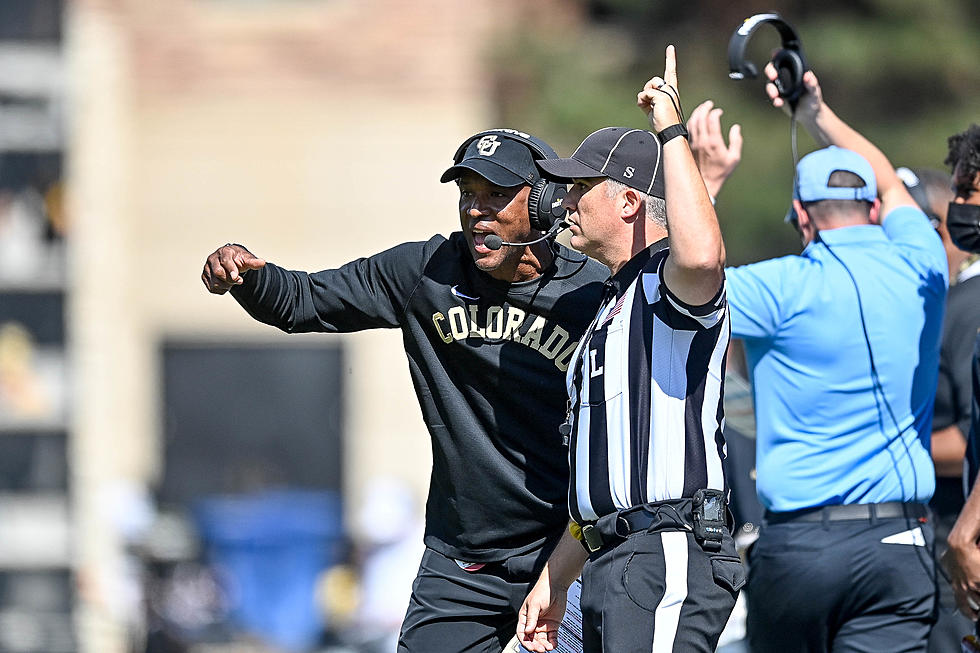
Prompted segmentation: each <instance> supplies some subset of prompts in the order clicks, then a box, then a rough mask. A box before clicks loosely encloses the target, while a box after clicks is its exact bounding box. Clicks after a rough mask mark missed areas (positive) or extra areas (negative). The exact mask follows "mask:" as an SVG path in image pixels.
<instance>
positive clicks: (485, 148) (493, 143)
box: [476, 136, 500, 156]
mask: <svg viewBox="0 0 980 653" xmlns="http://www.w3.org/2000/svg"><path fill="white" fill-rule="evenodd" d="M498 147H500V141H498V140H497V137H496V136H484V137H483V138H481V139H480V140H479V142H478V143H477V144H476V149H477V150H478V151H479V152H480V154H482V155H483V156H493V153H494V152H496V151H497V148H498Z"/></svg>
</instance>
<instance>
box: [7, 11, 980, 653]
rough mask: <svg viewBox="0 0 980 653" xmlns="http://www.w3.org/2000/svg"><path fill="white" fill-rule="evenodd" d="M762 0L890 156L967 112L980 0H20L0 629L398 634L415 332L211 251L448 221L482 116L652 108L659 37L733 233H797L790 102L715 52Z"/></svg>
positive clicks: (514, 122)
mask: <svg viewBox="0 0 980 653" xmlns="http://www.w3.org/2000/svg"><path fill="white" fill-rule="evenodd" d="M770 10H777V11H780V12H781V13H782V14H783V16H784V17H785V18H786V19H787V20H788V21H790V22H791V23H792V24H793V25H794V27H796V29H797V30H798V32H799V33H800V35H801V37H802V40H803V44H804V49H805V51H806V54H807V57H808V59H809V61H810V64H811V66H812V67H813V68H814V70H816V71H817V73H818V74H819V75H820V77H821V81H822V83H823V87H824V91H825V95H826V96H827V97H828V99H829V101H830V102H831V103H832V104H833V106H834V107H835V109H837V111H838V112H839V113H840V114H841V115H842V116H843V117H844V118H845V119H847V120H849V121H850V122H851V123H852V124H853V125H855V126H856V127H857V128H858V129H860V130H862V131H863V132H865V133H866V134H868V135H869V136H870V137H871V138H872V139H873V140H875V141H876V142H878V143H879V144H880V145H881V146H882V149H884V150H885V152H886V153H887V154H889V156H890V157H891V158H892V161H893V162H895V163H896V164H902V165H908V166H927V167H942V160H943V158H944V157H945V138H946V136H947V135H949V134H951V133H954V132H956V131H960V130H962V129H963V128H965V127H966V126H967V125H968V124H969V123H970V122H976V121H977V120H978V116H977V113H976V107H977V106H980V67H978V66H977V61H978V60H980V45H978V35H980V13H978V12H977V11H976V4H975V0H943V1H940V0H931V1H928V0H927V1H922V0H918V1H913V0H847V1H844V0H827V1H825V2H821V3H819V4H818V3H812V2H804V1H802V0H799V1H789V0H786V1H779V2H776V1H770V2H769V3H768V4H765V5H760V4H755V3H750V2H743V1H741V0H739V1H735V2H729V1H723V0H713V1H708V0H702V1H692V2H688V3H676V2H650V1H648V0H646V1H645V0H537V1H536V2H533V3H532V2H521V1H519V0H415V1H414V2H408V1H406V0H166V1H160V0H0V653H13V652H16V653H74V652H75V651H78V652H84V653H123V652H125V653H129V652H134V653H135V652H143V651H147V652H149V651H157V652H164V651H170V652H176V651H194V652H196V653H209V652H210V653H213V652H217V651H227V652H228V653H231V652H233V651H235V652H244V651H255V652H259V651H313V650H317V651H325V650H342V651H350V650H363V651H368V650H386V649H384V648H383V646H384V644H383V641H384V640H383V638H384V637H385V636H386V633H388V632H389V631H390V629H391V627H393V626H392V624H391V623H389V622H390V614H391V613H393V612H394V613H396V614H397V611H398V606H399V605H402V604H401V603H399V601H403V600H405V599H404V591H405V590H404V583H405V582H406V581H402V580H397V581H396V580H395V579H396V578H398V577H401V576H405V577H407V578H408V579H409V581H408V582H410V579H411V577H412V575H414V570H415V565H416V560H417V559H413V556H415V555H417V554H418V550H417V547H418V545H419V541H420V535H419V533H418V522H419V519H420V508H419V506H420V505H421V503H422V501H423V499H424V496H425V489H426V485H427V482H428V471H429V465H430V454H429V446H428V438H427V435H426V433H425V429H424V427H423V425H422V423H421V419H420V417H419V411H418V408H417V407H416V403H415V398H414V392H413V389H412V386H411V383H410V381H409V377H408V374H407V370H406V364H405V359H404V355H403V354H402V351H401V341H400V338H399V336H398V334H397V333H394V332H372V333H365V334H356V335H350V336H342V337H329V336H291V337H286V336H284V335H282V334H279V333H278V332H275V331H273V330H271V329H269V328H267V327H263V326H262V325H259V324H256V323H254V322H253V321H252V320H251V319H250V318H248V317H247V316H246V315H245V314H244V313H243V312H242V311H241V310H240V309H239V308H238V306H237V305H236V304H235V303H234V301H232V300H231V299H230V298H218V297H214V296H211V295H209V294H207V293H206V292H205V291H204V290H203V288H202V287H201V284H200V280H199V274H200V270H201V266H202V264H203V261H204V258H205V257H206V255H207V254H208V253H210V252H211V251H212V250H214V249H215V247H217V246H218V245H221V244H223V243H225V242H227V241H235V242H240V243H244V244H246V245H248V246H249V247H250V248H251V249H252V250H253V251H254V252H255V253H256V254H258V255H260V256H263V257H265V258H267V259H268V260H271V261H274V262H278V263H281V264H283V265H286V266H288V267H293V268H298V269H309V270H313V269H319V268H323V267H331V266H335V265H339V264H341V263H344V262H346V261H348V260H350V259H352V258H354V257H356V256H361V255H368V254H371V253H374V252H377V251H381V250H383V249H385V248H387V247H389V246H392V245H394V244H397V243H399V242H403V241H406V240H417V239H425V238H427V237H428V236H429V235H431V234H432V233H435V232H442V233H448V232H450V231H452V230H453V229H454V228H455V227H456V225H457V218H456V217H455V216H456V209H455V204H456V197H455V188H454V187H453V186H451V185H441V184H439V183H438V177H439V174H440V173H441V172H442V170H443V169H445V168H446V167H447V165H448V164H449V161H450V157H451V155H452V152H453V151H454V150H455V148H456V146H457V145H458V143H459V142H460V141H461V140H462V139H463V138H465V137H466V136H467V135H469V134H471V133H473V132H475V131H478V130H481V129H484V128H488V127H495V126H511V127H518V128H520V129H523V130H525V131H530V132H532V133H535V134H537V135H540V136H542V137H544V138H545V139H546V140H549V141H550V142H551V143H552V144H553V145H555V147H556V149H558V151H559V152H560V153H562V154H564V155H567V154H568V153H570V152H571V150H572V148H574V146H575V145H576V144H577V143H578V142H579V140H581V138H582V137H583V136H584V135H585V134H587V133H589V132H591V131H592V130H594V129H597V128H599V127H602V126H606V125H610V124H627V125H634V126H638V127H642V126H644V123H643V120H642V115H641V114H640V112H639V111H638V110H636V108H635V107H634V105H633V102H634V98H635V93H636V89H637V88H638V86H639V85H640V84H642V83H643V82H644V81H645V80H646V79H647V78H649V77H650V76H652V75H653V74H661V73H662V70H663V49H664V46H665V45H666V44H667V43H674V44H676V46H677V48H678V60H679V78H680V85H681V94H682V97H683V101H684V106H685V109H687V110H688V111H690V110H691V109H693V108H694V106H696V104H697V103H698V102H700V101H701V100H702V99H705V98H711V99H714V100H715V101H716V103H717V104H719V105H721V106H723V107H724V108H725V116H724V121H725V124H726V127H727V125H728V124H730V123H731V122H733V121H736V122H739V123H741V124H742V126H743V134H744V136H745V140H746V150H745V154H744V157H743V162H742V165H741V167H740V169H739V171H738V172H737V173H736V175H735V177H734V178H733V179H732V180H731V182H730V183H729V187H727V188H726V189H725V190H724V192H723V193H722V195H721V197H719V200H718V210H719V214H720V216H721V217H722V221H723V228H724V231H725V236H726V241H727V245H728V251H729V257H730V261H731V262H732V263H736V264H737V263H744V262H748V261H751V260H757V259H760V258H764V257H768V256H773V255H779V254H783V253H789V252H794V251H797V249H798V248H797V241H796V237H795V234H794V233H792V231H791V230H790V229H788V228H783V226H782V223H781V216H782V215H783V213H784V212H785V207H786V205H787V197H788V195H789V187H790V183H791V178H792V160H791V155H790V149H789V123H788V120H787V119H785V117H783V116H782V115H781V114H779V113H778V112H775V111H774V110H772V109H771V108H769V107H768V106H767V104H766V103H765V102H764V100H763V93H762V86H761V83H760V82H758V81H754V82H753V81H747V82H741V83H738V84H736V83H733V82H730V81H729V80H728V79H727V59H726V48H727V43H728V38H729V36H730V34H731V32H732V31H733V30H734V28H735V27H736V26H737V25H738V23H739V22H740V21H741V20H742V19H743V18H745V17H746V16H748V15H750V14H753V13H757V12H761V11H770ZM777 45H778V37H777V35H776V33H775V31H774V30H772V31H769V30H767V29H761V30H760V31H759V33H758V34H757V36H756V37H755V38H754V39H753V43H752V49H751V51H750V55H751V57H750V58H752V60H753V61H756V62H760V63H761V62H763V61H765V59H766V58H767V55H768V52H769V51H770V50H771V49H772V48H774V47H776V46H777ZM800 136H801V138H800V151H801V152H805V151H808V150H809V149H810V148H811V147H812V143H810V142H809V141H808V140H807V137H806V135H805V134H803V133H802V132H801V135H800ZM382 554H383V555H382ZM384 556H387V557H384ZM369 560H373V561H374V565H375V566H374V567H371V563H369V562H368V561H369ZM378 560H383V562H382V563H378ZM287 570H288V571H287ZM406 570H407V573H406ZM283 579H289V582H286V581H284V580H283ZM379 579H380V580H379ZM372 583H373V584H374V586H372ZM379 587H380V588H381V591H380V594H381V595H387V598H389V599H390V601H389V602H390V603H395V604H396V605H395V607H394V608H392V607H391V606H388V605H381V604H383V603H385V602H384V601H377V600H376V597H377V595H378V593H379V591H378V590H379ZM371 597H375V598H373V599H372V598H371ZM372 600H375V601H376V603H375V604H372V603H371V602H372ZM386 610H387V612H386ZM384 615H387V616H384ZM369 640H370V641H369ZM372 646H381V647H382V648H380V649H371V647H372ZM387 650H393V649H391V648H389V649H387Z"/></svg>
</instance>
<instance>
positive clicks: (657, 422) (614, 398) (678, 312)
mask: <svg viewBox="0 0 980 653" xmlns="http://www.w3.org/2000/svg"><path fill="white" fill-rule="evenodd" d="M667 253H668V250H667V249H666V240H662V241H660V242H658V243H656V244H654V245H651V246H650V248H648V249H646V250H644V251H643V252H641V253H639V254H637V255H636V256H635V257H633V259H631V260H630V261H629V263H627V264H626V265H625V266H624V267H623V268H622V269H621V270H620V271H619V272H617V273H616V275H615V276H613V277H612V279H610V280H609V281H608V282H607V284H608V289H607V298H606V300H605V301H604V302H603V304H602V307H601V308H600V309H599V314H598V315H597V317H596V321H595V322H594V323H593V325H592V327H590V329H589V331H588V332H587V336H588V338H587V339H586V338H583V340H582V343H581V344H580V345H579V349H578V351H577V352H576V357H575V359H574V361H573V364H571V365H569V367H568V377H567V384H568V391H569V399H570V402H571V403H570V406H572V417H573V421H572V430H571V437H570V441H569V460H570V463H571V472H572V474H571V485H570V488H569V501H568V503H569V509H570V511H571V515H572V518H573V519H574V520H575V521H577V522H579V523H582V522H585V521H594V520H596V519H598V518H599V517H601V516H603V515H606V514H610V513H613V512H616V511H618V510H623V509H626V508H630V507H632V506H637V505H640V504H643V503H650V502H655V501H664V500H668V499H681V498H690V497H693V496H694V493H695V492H696V491H697V490H698V489H700V488H713V489H718V490H724V489H725V478H724V473H723V472H722V459H723V458H724V455H725V453H724V450H725V440H724V437H723V435H722V425H723V410H722V399H723V397H722V392H723V390H722V379H723V378H724V375H725V371H724V370H725V354H726V351H727V349H728V341H729V337H730V333H731V327H730V325H729V320H728V304H727V301H726V298H725V292H724V286H722V288H721V289H719V292H718V294H717V295H716V296H715V298H714V299H713V300H712V301H710V302H709V303H708V304H705V305H704V306H689V305H687V304H685V303H684V302H682V301H681V300H679V299H678V298H677V297H675V296H674V295H673V294H671V293H670V291H669V289H668V288H667V287H666V286H665V285H664V284H663V283H662V282H661V279H660V274H661V272H662V270H663V265H664V261H665V260H666V259H667ZM583 380H584V383H583Z"/></svg>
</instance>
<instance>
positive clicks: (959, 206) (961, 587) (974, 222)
mask: <svg viewBox="0 0 980 653" xmlns="http://www.w3.org/2000/svg"><path fill="white" fill-rule="evenodd" d="M948 142H949V154H948V156H947V157H946V164H947V165H948V166H950V169H951V170H952V173H953V192H954V193H955V197H954V199H953V201H952V202H950V203H949V205H948V207H947V215H946V222H947V228H948V229H949V232H950V236H951V238H952V240H953V242H954V243H956V245H957V246H959V247H961V248H963V249H964V250H967V251H970V252H974V253H980V125H975V124H974V125H970V127H969V128H968V129H966V130H965V131H963V132H960V133H958V134H954V135H953V136H950V137H949V141H948ZM977 343H978V346H975V348H974V355H973V378H972V387H973V401H972V410H971V414H972V419H971V428H970V434H969V441H968V443H967V462H968V463H969V465H968V468H967V470H966V480H967V481H968V482H972V485H973V489H972V490H971V492H970V495H969V496H968V497H967V500H966V503H965V504H964V506H963V509H962V510H961V511H960V515H959V517H958V518H957V520H956V523H955V525H954V526H953V529H952V530H951V531H950V533H949V536H948V537H947V543H948V544H949V550H948V551H947V552H946V554H945V555H944V556H943V559H942V561H943V566H944V567H945V569H946V571H947V572H948V573H949V575H950V584H951V585H952V586H953V593H954V595H955V597H956V605H957V606H958V607H959V609H960V612H962V613H963V614H964V615H965V616H966V617H967V618H969V619H971V620H973V621H976V620H977V617H978V614H980V612H978V611H980V548H978V541H980V490H977V483H976V482H975V481H974V479H975V478H976V476H977V473H978V467H980V465H978V456H980V454H978V452H980V445H978V441H977V438H980V427H978V424H980V410H978V408H980V406H978V398H980V359H978V354H980V338H978V340H977Z"/></svg>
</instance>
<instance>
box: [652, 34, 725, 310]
mask: <svg viewBox="0 0 980 653" xmlns="http://www.w3.org/2000/svg"><path fill="white" fill-rule="evenodd" d="M636 103H637V104H638V105H639V107H640V108H641V109H643V111H644V113H646V114H647V118H648V120H649V121H650V127H651V129H652V130H653V132H654V133H655V134H657V137H658V138H659V140H660V142H661V143H662V144H663V152H662V155H661V165H662V166H663V177H664V199H665V200H666V203H667V231H668V242H669V243H670V255H669V256H668V257H667V261H666V263H665V265H664V281H665V282H666V284H667V287H668V288H670V290H671V291H672V292H673V293H674V294H675V295H677V297H678V298H680V299H681V300H683V301H685V302H687V303H688V304H692V305H695V306H697V305H701V304H704V303H706V302H708V301H710V300H711V299H712V298H713V297H714V296H715V295H716V294H717V293H718V289H719V287H720V286H721V280H722V277H723V270H724V267H725V245H724V243H723V241H722V238H721V229H720V228H719V226H718V217H717V216H716V215H715V209H714V206H712V204H711V198H710V197H709V196H708V191H707V190H706V189H705V186H704V181H703V180H702V179H701V173H700V171H699V170H698V167H697V163H696V162H695V160H694V156H693V155H692V154H691V148H690V147H689V145H688V141H687V130H686V129H685V127H684V122H683V117H682V116H681V115H680V97H679V95H678V86H677V64H676V59H675V55H674V46H673V45H668V46H667V52H666V64H665V66H664V76H663V78H660V77H654V78H652V79H651V80H650V81H648V82H647V83H646V85H644V87H643V90H641V91H640V92H639V94H637V96H636Z"/></svg>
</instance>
